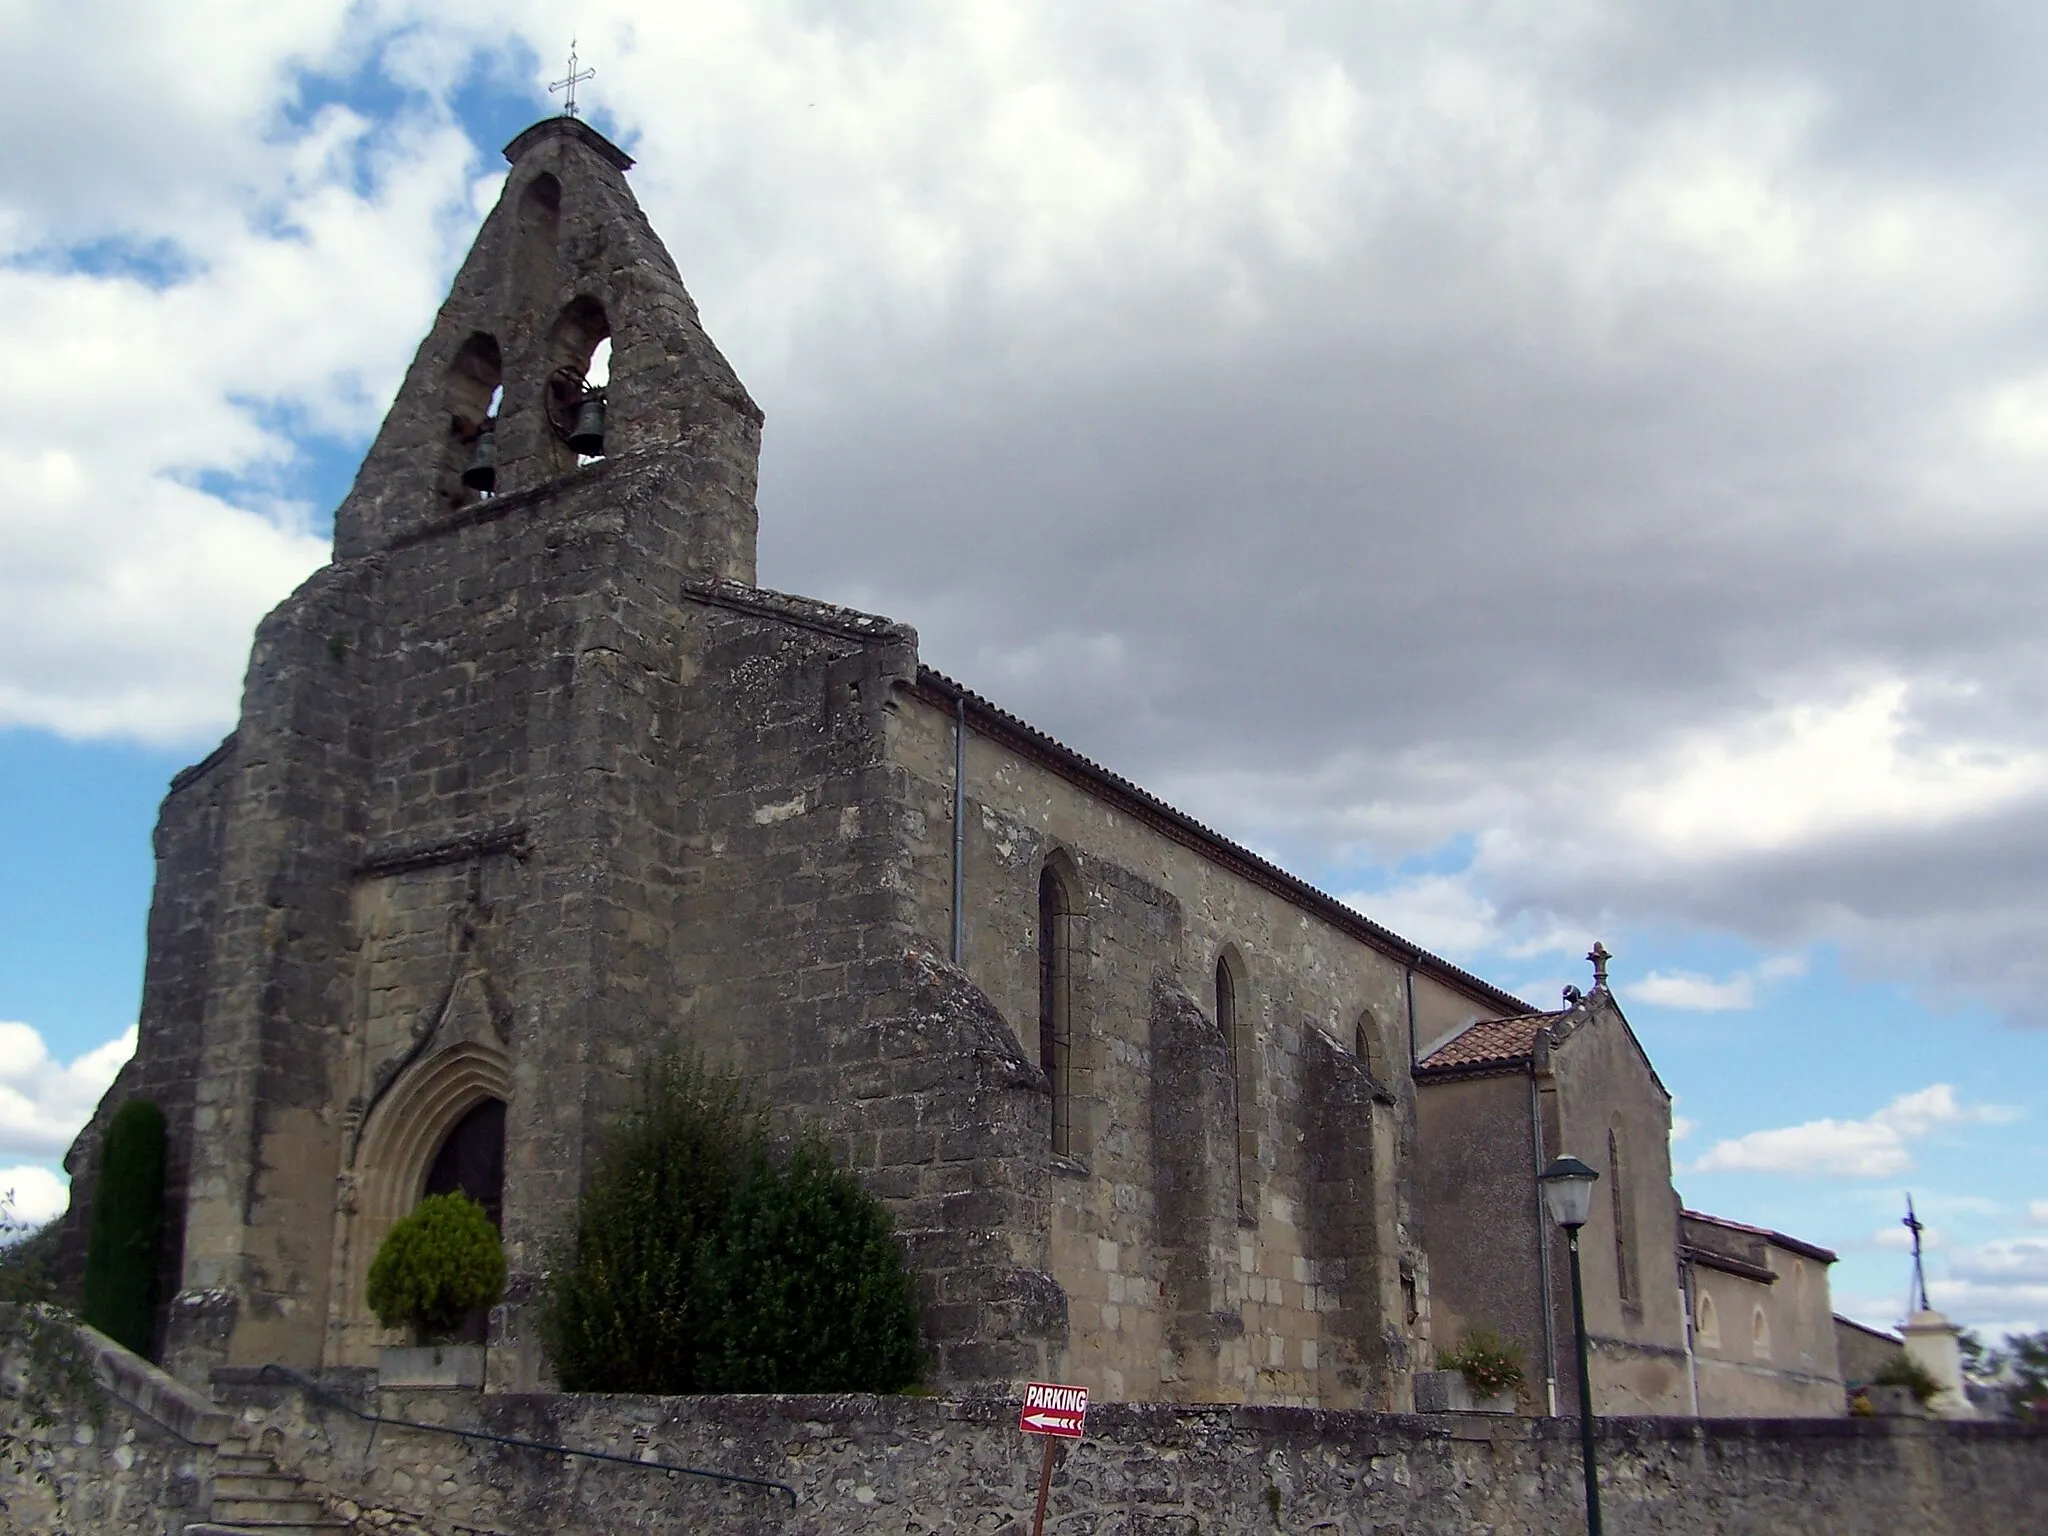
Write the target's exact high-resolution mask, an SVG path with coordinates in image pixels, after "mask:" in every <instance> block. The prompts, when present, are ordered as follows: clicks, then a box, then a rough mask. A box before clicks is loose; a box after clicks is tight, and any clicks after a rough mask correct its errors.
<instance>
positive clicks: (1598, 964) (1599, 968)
mask: <svg viewBox="0 0 2048 1536" xmlns="http://www.w3.org/2000/svg"><path fill="white" fill-rule="evenodd" d="M1586 958H1587V959H1588V960H1590V961H1592V962H1593V990H1594V991H1595V992H1605V991H1606V990H1607V962H1608V961H1610V960H1612V959H1613V958H1614V956H1613V955H1612V954H1610V953H1609V952H1608V949H1607V946H1606V945H1605V944H1602V943H1601V942H1600V941H1599V940H1598V939H1595V940H1594V941H1593V947H1592V948H1591V949H1589V950H1587V951H1586Z"/></svg>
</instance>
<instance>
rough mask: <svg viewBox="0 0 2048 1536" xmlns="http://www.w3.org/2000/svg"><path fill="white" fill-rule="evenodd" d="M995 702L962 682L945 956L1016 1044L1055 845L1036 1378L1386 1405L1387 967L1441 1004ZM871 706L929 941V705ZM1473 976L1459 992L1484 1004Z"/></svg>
mask: <svg viewBox="0 0 2048 1536" xmlns="http://www.w3.org/2000/svg"><path fill="white" fill-rule="evenodd" d="M1014 725H1015V722H1008V723H1005V721H1004V720H1003V719H1002V718H1000V717H996V716H994V715H993V714H992V712H991V711H989V710H988V708H987V706H986V705H984V704H981V703H979V702H978V701H975V702H973V703H972V704H971V705H970V710H969V733H968V739H967V745H966V775H965V790H966V816H965V828H964V848H965V878H964V898H965V899H964V909H965V955H964V966H963V968H964V969H965V971H966V973H967V975H968V977H969V978H970V979H971V980H972V981H973V983H974V984H975V985H976V986H977V987H978V988H979V989H981V990H982V991H983V992H985V993H986V994H987V995H988V998H989V999H990V1001H991V1002H992V1003H993V1004H994V1005H995V1007H996V1008H997V1009H998V1010H999V1011H1000V1013H1001V1016H1002V1017H1003V1018H1004V1019H1005V1020H1007V1021H1008V1024H1009V1027H1010V1029H1011V1030H1012V1031H1013V1032H1014V1033H1015V1034H1016V1036H1017V1037H1018V1041H1019V1044H1020V1046H1021V1047H1022V1048H1023V1051H1024V1053H1025V1054H1026V1055H1027V1056H1028V1057H1030V1058H1031V1059H1033V1060H1034V1061H1035V1060H1036V1058H1037V1054H1038V1039H1037V1033H1038V1030H1037V1018H1038V992H1039V980H1038V960H1037V955H1038V940H1037V927H1038V889H1039V877H1040V871H1041V870H1042V869H1044V868H1046V867H1048V865H1051V866H1053V867H1055V868H1056V869H1057V870H1058V871H1059V872H1060V878H1061V879H1062V882H1063V883H1064V884H1066V885H1067V886H1069V887H1070V890H1069V892H1068V895H1069V899H1070V900H1071V901H1072V902H1073V904H1074V914H1073V916H1072V918H1071V919H1070V920H1069V925H1068V932H1069V935H1070V956H1071V963H1070V970H1069V972H1068V982H1067V986H1068V993H1067V995H1068V999H1069V1002H1068V1015H1069V1018H1070V1020H1071V1027H1070V1033H1071V1046H1070V1048H1069V1057H1068V1059H1069V1062H1070V1069H1069V1073H1068V1091H1069V1095H1070V1098H1069V1104H1070V1122H1069V1123H1070V1125H1071V1128H1072V1129H1071V1136H1070V1141H1069V1146H1068V1149H1067V1151H1066V1153H1065V1154H1056V1153H1055V1152H1054V1151H1053V1149H1052V1148H1051V1146H1050V1145H1049V1144H1043V1143H1042V1144H1041V1145H1040V1146H1039V1147H1038V1148H1030V1147H1026V1148H1024V1149H1023V1150H1024V1151H1025V1152H1026V1153H1027V1155H1035V1158H1036V1160H1037V1162H1038V1163H1039V1164H1040V1165H1041V1166H1042V1167H1044V1168H1045V1169H1046V1171H1047V1176H1048V1178H1049V1185H1050V1191H1051V1200H1052V1241H1051V1246H1050V1260H1049V1267H1050V1269H1051V1272H1052V1274H1053V1276H1054V1278H1055V1279H1056V1280H1057V1282H1058V1284H1059V1285H1060V1286H1061V1287H1062V1288H1063V1289H1064V1290H1065V1292H1066V1293H1067V1295H1068V1297H1069V1299H1070V1305H1071V1308H1072V1317H1073V1327H1072V1339H1073V1345H1072V1348H1071V1350H1070V1351H1069V1352H1068V1353H1066V1354H1065V1355H1063V1356H1060V1357H1058V1363H1057V1367H1056V1368H1057V1370H1058V1371H1059V1372H1060V1373H1062V1376H1061V1379H1066V1380H1073V1381H1076V1382H1081V1383H1086V1384H1087V1385H1089V1386H1091V1387H1092V1388H1093V1389H1094V1390H1096V1391H1097V1392H1098V1394H1100V1395H1101V1396H1103V1397H1104V1398H1115V1399H1119V1400H1136V1401H1145V1400H1156V1399H1162V1398H1164V1399H1178V1400H1191V1399H1196V1400H1199V1399H1214V1400H1220V1401H1251V1402H1276V1403H1289V1404H1296V1405H1316V1406H1326V1407H1358V1406H1369V1407H1379V1408H1403V1407H1407V1406H1410V1405H1411V1404H1412V1401H1413V1399H1412V1397H1411V1396H1410V1395H1408V1382H1409V1377H1410V1372H1411V1371H1412V1370H1413V1369H1414V1368H1416V1366H1417V1365H1418V1364H1422V1365H1426V1364H1427V1359H1426V1354H1427V1349H1428V1342H1427V1341H1428V1321H1427V1319H1428V1312H1427V1294H1426V1288H1425V1287H1426V1279H1425V1277H1426V1270H1427V1266H1426V1264H1425V1262H1424V1260H1423V1258H1422V1247H1423V1233H1422V1222H1421V1214H1420V1208H1419V1206H1418V1204H1417V1202H1416V1201H1415V1199H1414V1198H1413V1189H1412V1175H1411V1173H1410V1171H1409V1170H1410V1169H1411V1168H1412V1166H1413V1162H1414V1156H1413V1154H1414V1131H1413V1090H1412V1087H1411V1084H1410V1078H1409V1074H1408V1009H1409V993H1410V989H1411V987H1412V989H1413V990H1414V992H1415V993H1416V994H1418V995H1419V996H1421V997H1426V998H1428V999H1430V1002H1431V1006H1432V1007H1433V1008H1434V1009H1435V1010H1436V1011H1437V1012H1438V1013H1442V1012H1444V1011H1446V1010H1451V1011H1456V1010H1457V1009H1458V1007H1459V1004H1458V1003H1457V1002H1454V1001H1452V1000H1450V999H1449V997H1448V993H1449V988H1448V987H1447V986H1446V985H1445V984H1444V983H1443V981H1442V980H1440V979H1438V978H1434V977H1432V976H1430V975H1427V974H1420V973H1418V974H1416V975H1414V976H1410V975H1409V974H1408V972H1407V968H1406V966H1405V964H1404V962H1403V961H1402V960H1400V959H1398V958H1396V957H1395V955H1394V954H1392V953H1391V952H1386V951H1382V950H1381V949H1377V948H1375V947H1373V946H1372V945H1370V944H1367V943H1365V942H1362V941H1361V939H1360V938H1359V937H1358V936H1357V935H1356V934H1355V933H1353V932H1350V931H1346V930H1345V929H1343V928H1340V927H1339V926H1338V925H1337V924H1335V923H1333V922H1331V921H1330V920H1328V918H1327V917H1325V916H1323V915H1320V914H1317V913H1313V912H1311V911H1309V910H1308V909H1307V908H1306V907H1305V906H1304V905H1303V904H1302V903H1301V902H1300V901H1298V900H1295V899H1292V898H1290V897H1289V896H1288V895H1285V894H1283V893H1281V892H1280V891H1278V890H1276V889H1273V888H1270V887H1269V886H1267V885H1262V884H1261V883H1259V882H1257V881H1255V880H1253V879H1250V878H1247V877H1246V875H1245V874H1244V873H1243V872H1242V871H1240V870H1238V869H1234V868H1231V867H1227V866H1226V863H1225V862H1224V861H1223V860H1221V859H1219V858H1217V857H1215V856H1213V855H1212V854H1210V853H1207V852H1205V851H1204V850H1203V849H1202V848H1201V847H1199V846H1196V845H1195V844H1194V843H1191V842H1190V841H1188V840H1184V839H1176V838H1174V837H1172V836H1169V835H1166V833H1164V832H1163V831H1162V830H1161V829H1160V828H1159V827H1158V826H1156V825H1154V824H1152V823H1150V822H1148V821H1147V820H1146V819H1145V818H1143V817H1140V816H1137V815H1133V814H1131V813H1130V811H1129V808H1128V807H1126V806H1121V805H1119V804H1118V802H1117V799H1116V797H1115V796H1114V795H1111V794H1105V793H1103V792H1101V790H1100V789H1099V788H1097V787H1096V786H1095V785H1094V784H1093V783H1092V782H1084V777H1085V776H1083V775H1078V774H1075V773H1070V772H1062V771H1061V770H1060V767H1059V764H1058V762H1057V761H1055V759H1057V757H1058V751H1057V749H1052V750H1043V749H1041V750H1038V751H1034V750H1033V749H1032V745H1031V743H1030V741H1029V740H1028V738H1029V735H1030V733H1029V732H1028V729H1025V730H1013V729H1010V727H1011V726H1014ZM890 726H891V729H890V751H891V756H892V758H893V760H894V761H895V762H897V763H899V764H900V765H902V771H903V773H904V774H905V777H906V781H907V793H908V796H909V805H910V815H909V817H908V819H907V824H906V831H907V835H908V839H909V843H910V847H911V852H912V858H911V862H910V866H909V869H908V871H907V874H908V878H909V888H910V891H911V893H912V895H913V896H914V897H915V917H916V921H917V923H918V926H919V929H920V931H921V933H922V935H923V937H924V939H925V941H926V942H927V943H929V944H932V945H933V946H934V947H942V946H943V945H945V943H946V942H947V939H948V937H949V931H950V917H951V911H950V908H951V889H952V879H951V875H952V805H953V782H952V780H953V760H954V732H955V720H954V718H953V717H952V715H951V714H950V713H949V712H948V711H947V710H945V709H943V708H941V707H940V701H938V700H937V699H935V698H934V697H932V696H931V690H930V689H928V688H924V687H920V688H917V689H910V690H905V691H904V693H903V697H902V700H901V703H900V706H899V707H898V709H897V710H896V711H895V712H894V714H893V715H892V716H891V719H890ZM1043 745H1047V746H1049V744H1043ZM1226 952H1227V953H1228V954H1229V955H1230V956H1232V964H1233V966H1235V967H1237V973H1238V974H1239V975H1240V977H1241V985H1240V987H1239V989H1238V994H1237V1011H1238V1019H1239V1023H1240V1028H1241V1030H1242V1046H1243V1051H1242V1054H1243V1061H1242V1063H1241V1068H1240V1072H1239V1074H1238V1079H1239V1082H1240V1086H1239V1088H1238V1090H1237V1091H1236V1093H1235V1094H1233V1092H1232V1082H1233V1075H1232V1073H1231V1071H1230V1069H1229V1066H1228V1056H1227V1052H1226V1048H1225V1042H1224V1041H1223V1040H1222V1038H1221V1036H1220V1034H1219V1033H1218V1031H1217V1025H1216V1022H1215V980H1214V978H1215V974H1216V967H1217V964H1218V960H1219V957H1220V956H1222V955H1223V954H1225V953H1226ZM1473 988H1474V991H1473V995H1471V996H1468V997H1464V998H1462V1012H1463V1017H1465V1018H1467V1019H1470V1018H1473V1017H1477V1016H1479V1015H1481V1014H1483V1013H1487V1012H1492V1011H1498V1010H1499V1009H1500V1008H1501V1006H1502V1000H1501V999H1500V998H1498V997H1494V996H1488V995H1484V989H1483V988H1480V987H1479V986H1478V984H1477V983H1474V984H1473ZM1162 989H1163V990H1162ZM1418 1011H1420V1010H1418ZM1361 1037H1363V1039H1364V1040H1365V1042H1366V1055H1367V1058H1368V1059H1367V1060H1366V1061H1364V1062H1360V1061H1359V1060H1358V1059H1357V1042H1358V1040H1359V1039H1360V1038H1361ZM1233 1125H1235V1126H1236V1127H1237V1128H1238V1129H1239V1131H1240V1132H1241V1134H1240V1135H1238V1136H1236V1137H1232V1136H1229V1135H1224V1136H1222V1137H1220V1138H1219V1137H1218V1136H1217V1135H1216V1134H1215V1132H1216V1129H1217V1128H1218V1127H1219V1126H1220V1127H1231V1126H1233ZM1411 1298H1412V1299H1411Z"/></svg>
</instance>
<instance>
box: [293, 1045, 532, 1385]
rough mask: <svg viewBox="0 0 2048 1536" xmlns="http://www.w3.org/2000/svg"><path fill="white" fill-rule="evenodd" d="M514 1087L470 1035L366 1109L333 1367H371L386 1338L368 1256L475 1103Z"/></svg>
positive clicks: (409, 1204) (344, 1210)
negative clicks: (374, 1304)
mask: <svg viewBox="0 0 2048 1536" xmlns="http://www.w3.org/2000/svg"><path fill="white" fill-rule="evenodd" d="M511 1090H512V1065H511V1061H510V1059H509V1058H508V1057H507V1056H506V1054H505V1052H504V1051H502V1050H500V1049H499V1048H498V1047H497V1046H495V1045H493V1044H491V1043H489V1042H487V1041H481V1040H476V1039H469V1040H463V1041H460V1042H458V1043H456V1044H454V1045H451V1046H449V1047H448V1048H447V1049H446V1050H443V1051H439V1052H437V1053H435V1054H434V1055H432V1056H430V1057H428V1058H426V1059H425V1060H422V1061H418V1062H415V1063H414V1064H413V1065H412V1066H411V1067H410V1068H409V1069H408V1070H406V1071H405V1072H404V1073H402V1074H401V1075H400V1076H399V1077H398V1079H397V1080H396V1081H394V1082H393V1083H392V1084H391V1087H390V1090H389V1091H388V1092H387V1093H385V1094H384V1095H383V1097H382V1098H381V1099H380V1100H379V1101H378V1103H377V1105H376V1107H375V1108H374V1109H372V1110H371V1111H370V1114H369V1118H368V1119H367V1120H366V1121H365V1122H364V1125H363V1134H362V1137H361V1139H360V1140H359V1141H358V1142H357V1143H356V1152H355V1157H354V1159H353V1161H352V1162H351V1163H350V1166H349V1170H348V1173H347V1174H346V1175H345V1184H344V1189H343V1194H342V1200H341V1202H340V1206H341V1208H340V1210H339V1212H338V1213H337V1214H338V1225H339V1227H340V1232H339V1234H338V1236H339V1241H338V1242H337V1243H336V1245H335V1247H336V1250H337V1251H336V1268H337V1270H338V1271H339V1273H338V1274H337V1276H336V1279H337V1281H338V1282H339V1286H338V1290H337V1293H336V1295H337V1300H336V1302H335V1305H334V1321H335V1323H336V1324H337V1325H338V1328H339V1331H340V1334H341V1338H340V1339H339V1340H338V1343H339V1346H340V1348H339V1358H336V1359H331V1360H330V1362H329V1363H330V1364H338V1365H348V1364H368V1363H370V1362H371V1361H372V1360H373V1359H374V1356H375V1349H376V1346H377V1345H378V1344H379V1343H384V1342H388V1340H387V1338H386V1335H385V1331H384V1329H383V1328H382V1327H381V1326H380V1325H379V1324H378V1322H377V1320H376V1318H375V1317H374V1316H372V1314H371V1312H370V1305H369V1301H368V1298H367V1297H366V1296H365V1294H364V1291H365V1287H366V1286H367V1284H368V1281H369V1275H370V1261H371V1259H373V1258H374V1257H375V1256H376V1253H377V1248H378V1245H379V1244H381V1243H382V1242H383V1241H384V1235H385V1233H387V1232H389V1231H390V1230H391V1227H392V1224H393V1223H394V1222H396V1221H397V1220H398V1219H399V1217H401V1216H403V1215H405V1214H406V1213H407V1212H409V1211H410V1210H411V1209H412V1208H413V1206H414V1205H415V1204H417V1203H418V1200H419V1194H420V1189H421V1186H422V1185H423V1184H424V1183H425V1182H426V1177H427V1170H428V1168H429V1167H430V1166H431V1165H432V1163H433V1160H434V1153H435V1152H436V1151H437V1150H439V1148H440V1145H441V1142H442V1139H443V1138H444V1137H446V1136H447V1134H448V1132H449V1131H450V1130H451V1129H453V1128H454V1126H455V1125H456V1124H457V1122H459V1121H460V1120H461V1119H462V1117H463V1116H464V1115H466V1114H468V1113H469V1112H470V1111H471V1110H472V1109H474V1108H476V1106H477V1105H479V1104H481V1103H483V1102H484V1101H485V1100H487V1099H499V1100H506V1099H509V1098H510V1096H511Z"/></svg>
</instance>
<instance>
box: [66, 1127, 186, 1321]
mask: <svg viewBox="0 0 2048 1536" xmlns="http://www.w3.org/2000/svg"><path fill="white" fill-rule="evenodd" d="M167 1156H168V1152H167V1147H166V1138H165V1134H164V1112H163V1111H162V1110H161V1109H158V1108H157V1107H156V1105H155V1104H153V1103H152V1102H150V1101H149V1100H148V1099H130V1100H129V1101H128V1102H127V1103H126V1104H123V1105H122V1106H121V1107H120V1108H119V1109H117V1110H115V1111H114V1117H113V1119H112V1120H110V1121H109V1122H108V1123H107V1134H106V1137H105V1139H104V1140H103V1141H101V1143H100V1176H99V1184H98V1186H97V1187H96V1188H95V1189H94V1190H93V1197H92V1231H91V1233H90V1234H89V1235H88V1237H87V1239H86V1249H85V1295H84V1298H83V1301H84V1305H83V1306H82V1308H81V1309H80V1315H81V1316H82V1317H83V1318H84V1319H85V1321H86V1322H88V1323H90V1324H91V1325H92V1326H93V1327H95V1328H97V1329H99V1331H100V1332H101V1333H104V1334H105V1335H106V1336H107V1337H108V1338H110V1339H112V1340H114V1341H115V1342H116V1343H117V1344H124V1345H126V1346H127V1347H128V1348H129V1349H132V1350H134V1351H135V1353H137V1354H138V1355H147V1354H148V1353H149V1352H150V1347H151V1345H152V1344H154V1343H155V1340H156V1302H157V1275H158V1272H159V1271H160V1270H161V1268H162V1265H163V1232H164V1165H165V1160H166V1157H167Z"/></svg>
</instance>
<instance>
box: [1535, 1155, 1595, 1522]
mask: <svg viewBox="0 0 2048 1536" xmlns="http://www.w3.org/2000/svg"><path fill="white" fill-rule="evenodd" d="M1599 1177H1600V1175H1599V1174H1597V1173H1595V1172H1594V1171H1593V1170H1592V1169H1591V1168H1588V1167H1587V1166H1586V1165H1585V1164H1584V1163H1582V1162H1580V1161H1579V1160H1578V1159H1577V1158H1576V1157H1560V1158H1554V1159H1552V1161H1551V1163H1550V1166H1549V1167H1547V1168H1545V1169H1544V1170H1543V1171H1542V1172H1541V1173H1539V1174H1537V1175H1536V1181H1537V1183H1538V1184H1540V1185H1541V1186H1542V1188H1543V1203H1544V1205H1545V1206H1547V1207H1548V1208H1549V1210H1550V1219H1551V1220H1552V1221H1554V1222H1556V1223H1557V1224H1558V1225H1559V1226H1560V1227H1563V1228H1564V1235H1565V1238H1566V1240H1567V1241H1568V1242H1569V1243H1570V1244H1571V1250H1572V1330H1573V1332H1575V1333H1576V1334H1577V1335H1578V1341H1579V1447H1580V1450H1581V1451H1582V1453H1583V1454H1584V1458H1585V1463H1586V1536H1600V1474H1599V1472H1598V1470H1597V1469H1596V1468H1595V1465H1594V1462H1593V1382H1592V1370H1591V1368H1590V1366H1589V1365H1588V1363H1587V1358H1586V1289H1585V1286H1584V1285H1583V1284H1582V1283H1581V1282H1580V1280H1579V1228H1581V1227H1583V1226H1584V1225H1585V1224H1586V1218H1587V1217H1588V1216H1590V1215H1592V1214H1593V1184H1594V1181H1596V1180H1597V1179H1598V1178H1599Z"/></svg>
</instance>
